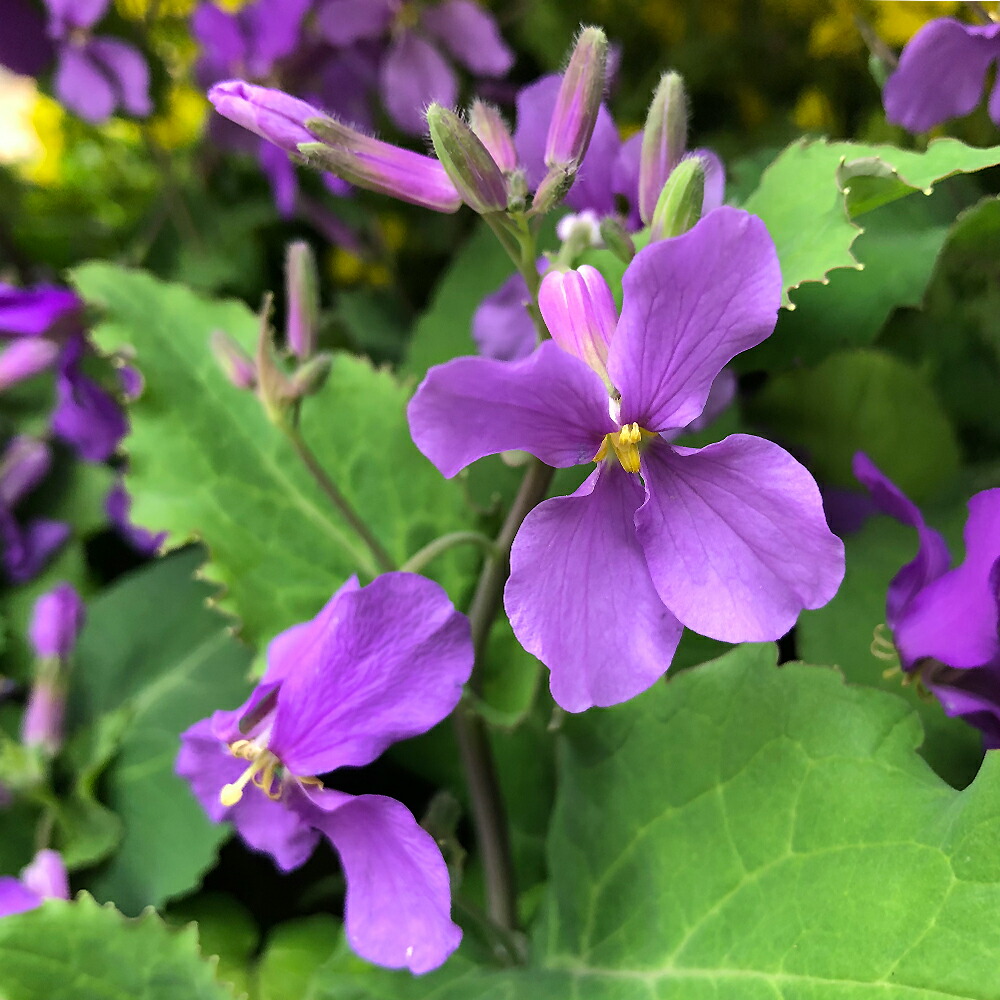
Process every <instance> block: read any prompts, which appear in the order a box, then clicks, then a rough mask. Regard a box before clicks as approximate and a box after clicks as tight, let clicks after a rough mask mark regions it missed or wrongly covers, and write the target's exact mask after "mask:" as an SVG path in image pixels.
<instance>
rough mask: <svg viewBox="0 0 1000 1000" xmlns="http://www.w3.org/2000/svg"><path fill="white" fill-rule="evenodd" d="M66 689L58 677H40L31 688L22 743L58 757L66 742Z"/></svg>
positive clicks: (23, 721) (22, 726) (25, 712)
mask: <svg viewBox="0 0 1000 1000" xmlns="http://www.w3.org/2000/svg"><path fill="white" fill-rule="evenodd" d="M65 714H66V692H65V691H64V690H63V684H62V681H61V680H60V679H59V678H58V676H55V677H52V676H46V677H42V678H39V679H38V680H37V681H35V683H34V684H33V685H32V687H31V693H30V694H29V695H28V704H27V705H25V707H24V716H23V717H22V719H21V742H22V743H23V744H24V746H26V747H38V748H39V749H41V750H43V751H44V752H45V753H46V754H47V755H48V756H50V757H54V756H55V755H56V754H57V753H58V752H59V748H60V747H61V746H62V743H63V717H64V715H65Z"/></svg>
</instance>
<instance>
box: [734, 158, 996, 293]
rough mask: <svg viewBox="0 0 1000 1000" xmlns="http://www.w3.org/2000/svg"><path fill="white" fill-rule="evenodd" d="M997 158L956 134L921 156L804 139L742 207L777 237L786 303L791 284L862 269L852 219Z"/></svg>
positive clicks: (926, 190) (771, 169)
mask: <svg viewBox="0 0 1000 1000" xmlns="http://www.w3.org/2000/svg"><path fill="white" fill-rule="evenodd" d="M997 163H1000V146H995V147H991V148H989V149H974V148H972V147H969V146H966V145H964V144H963V143H961V142H959V141H958V140H956V139H938V140H936V141H934V142H932V143H931V144H930V146H929V147H928V148H927V151H926V152H924V153H916V152H908V151H904V150H901V149H895V148H894V147H892V146H865V145H861V144H858V143H851V142H827V141H826V140H815V141H810V140H806V139H800V140H798V141H796V142H794V143H793V144H792V145H791V146H789V147H788V148H787V149H785V150H784V151H783V152H782V153H781V154H780V155H779V156H778V158H777V159H776V160H775V161H774V163H772V164H771V166H769V167H768V168H767V170H765V171H764V174H763V176H762V177H761V182H760V186H759V187H758V188H757V190H756V191H755V192H754V193H753V194H752V195H751V196H750V197H749V198H748V199H747V201H746V202H745V204H744V206H743V207H744V208H745V209H746V210H747V211H748V212H753V213H755V214H756V215H759V216H760V217H761V218H762V219H763V220H764V222H765V223H766V224H767V228H768V230H769V231H770V233H771V236H772V237H773V238H774V242H775V245H776V246H777V249H778V257H779V259H780V261H781V273H782V276H783V277H784V282H785V302H784V304H785V305H786V306H788V305H789V304H790V300H789V298H788V294H787V293H788V291H789V290H790V289H793V288H798V286H799V285H801V284H802V283H803V282H806V281H822V280H823V278H824V277H825V276H826V275H827V273H828V272H830V271H832V270H834V269H836V268H841V267H853V268H856V267H857V266H858V262H857V261H856V260H855V258H854V255H853V254H852V253H851V246H852V244H853V243H854V241H855V239H856V238H857V237H858V235H859V234H860V233H861V228H860V227H859V226H858V225H856V224H855V223H854V222H853V221H852V218H857V217H858V216H860V215H862V214H864V213H865V212H870V211H873V210H874V209H876V208H878V207H880V206H881V205H885V204H888V203H889V202H891V201H895V200H896V199H898V198H901V197H904V196H905V195H908V194H912V193H913V192H914V191H923V192H924V193H925V194H926V193H930V190H931V188H932V187H933V186H934V184H936V183H937V182H938V181H940V180H943V179H944V178H946V177H950V176H952V175H953V174H958V173H971V172H973V171H976V170H982V169H984V168H985V167H991V166H994V165H996V164H997Z"/></svg>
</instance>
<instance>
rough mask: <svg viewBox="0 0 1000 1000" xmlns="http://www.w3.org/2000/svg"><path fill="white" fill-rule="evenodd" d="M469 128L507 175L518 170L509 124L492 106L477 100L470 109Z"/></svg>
mask: <svg viewBox="0 0 1000 1000" xmlns="http://www.w3.org/2000/svg"><path fill="white" fill-rule="evenodd" d="M469 127H470V128H471V129H472V131H473V132H475V133H476V136H477V137H478V139H479V141H480V142H481V143H482V144H483V145H484V146H485V147H486V148H487V149H488V150H489V151H490V156H492V157H493V161H494V163H496V165H497V166H498V167H499V168H500V169H501V170H502V171H503V172H504V173H505V174H509V173H511V171H513V170H516V169H517V151H516V150H515V149H514V139H513V137H512V136H511V134H510V129H509V128H508V127H507V123H506V122H505V121H504V120H503V116H502V115H501V114H500V112H499V111H498V110H497V109H496V108H495V107H493V105H492V104H486V103H484V102H483V101H480V100H475V101H473V102H472V107H471V108H470V109H469Z"/></svg>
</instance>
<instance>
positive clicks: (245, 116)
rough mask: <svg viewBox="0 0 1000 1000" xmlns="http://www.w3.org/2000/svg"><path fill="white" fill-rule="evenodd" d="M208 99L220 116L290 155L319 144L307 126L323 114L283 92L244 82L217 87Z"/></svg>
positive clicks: (213, 88)
mask: <svg viewBox="0 0 1000 1000" xmlns="http://www.w3.org/2000/svg"><path fill="white" fill-rule="evenodd" d="M208 99H209V100H210V101H211V102H212V104H213V105H214V106H215V110H216V111H218V112H219V114H220V115H223V116H225V117H226V118H228V119H229V120H230V121H234V122H236V124H237V125H242V126H243V128H245V129H249V130H250V131H251V132H254V133H256V134H257V135H259V136H260V137H261V138H262V139H267V140H268V141H269V142H273V143H274V144H275V145H277V146H280V147H281V148H282V149H284V150H287V151H288V152H289V153H296V152H298V146H299V143H300V142H315V141H316V137H315V136H314V135H313V134H312V132H309V131H308V130H307V129H306V127H305V124H304V123H305V122H306V121H307V120H308V119H310V118H322V117H323V112H322V111H319V110H317V109H316V108H314V107H313V106H312V105H311V104H307V103H306V102H305V101H300V100H299V99H298V98H297V97H292V96H291V95H290V94H286V93H284V91H281V90H274V89H272V88H270V87H258V86H255V85H254V84H252V83H244V82H243V81H242V80H224V81H223V82H222V83H217V84H216V85H215V86H214V87H212V89H211V90H210V91H209V92H208Z"/></svg>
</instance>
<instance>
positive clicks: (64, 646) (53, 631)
mask: <svg viewBox="0 0 1000 1000" xmlns="http://www.w3.org/2000/svg"><path fill="white" fill-rule="evenodd" d="M85 615H86V608H85V607H84V604H83V601H82V600H81V599H80V595H79V594H78V593H77V592H76V590H75V589H74V588H73V587H72V585H71V584H68V583H60V584H59V585H58V586H56V587H54V588H53V589H52V590H50V591H48V592H47V593H45V594H42V596H41V597H39V598H38V600H37V601H35V607H34V610H33V611H32V615H31V624H30V626H29V628H28V636H29V638H30V639H31V645H32V647H33V648H34V650H35V655H36V656H39V657H42V658H43V659H47V658H53V659H60V660H65V659H66V658H67V657H68V656H69V655H70V654H71V653H72V652H73V647H74V646H75V645H76V639H77V636H78V635H79V634H80V630H81V629H82V628H83V621H84V617H85Z"/></svg>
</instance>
